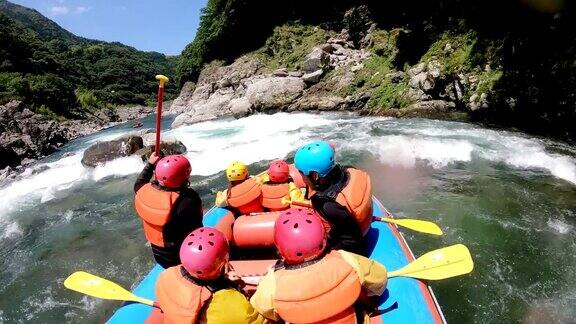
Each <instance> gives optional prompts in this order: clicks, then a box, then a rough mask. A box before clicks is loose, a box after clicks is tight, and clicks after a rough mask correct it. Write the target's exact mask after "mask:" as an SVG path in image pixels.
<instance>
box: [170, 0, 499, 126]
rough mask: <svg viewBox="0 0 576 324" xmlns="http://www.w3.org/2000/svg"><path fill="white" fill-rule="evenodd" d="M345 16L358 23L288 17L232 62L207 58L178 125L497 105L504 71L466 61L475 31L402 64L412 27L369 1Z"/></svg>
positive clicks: (438, 112)
mask: <svg viewBox="0 0 576 324" xmlns="http://www.w3.org/2000/svg"><path fill="white" fill-rule="evenodd" d="M351 17H354V18H351ZM345 19H348V20H351V19H354V21H355V26H354V28H352V27H351V26H350V25H348V26H346V27H345V28H344V29H342V30H340V31H338V32H334V31H330V30H325V29H322V28H320V27H318V26H305V25H300V24H287V25H283V26H280V27H277V28H276V29H275V31H274V33H273V35H272V36H271V37H270V38H269V39H268V41H267V42H266V45H265V46H264V47H263V48H261V49H259V50H257V51H254V52H251V53H249V54H246V55H243V56H241V57H240V58H238V59H236V60H235V61H234V62H233V63H232V64H229V65H224V64H222V63H221V62H213V63H211V64H209V65H207V66H206V67H205V68H204V69H203V70H202V72H201V73H200V76H199V78H198V80H197V83H192V82H188V83H186V84H185V85H184V87H183V89H182V92H181V94H180V96H179V97H178V98H177V99H176V100H175V101H174V104H173V106H172V112H173V113H177V114H179V116H178V117H177V118H176V119H175V121H174V123H173V125H172V126H173V127H178V126H181V125H187V124H192V123H196V122H200V121H204V120H209V119H213V118H218V117H222V116H235V117H239V116H245V115H247V114H250V113H253V112H267V111H272V112H273V111H279V110H281V111H309V110H318V111H322V110H347V111H356V112H359V113H361V114H378V115H387V116H395V117H409V116H415V117H418V116H420V117H422V116H424V117H434V118H464V119H466V118H468V114H467V113H472V112H474V111H478V110H482V109H486V108H488V107H489V105H490V100H491V96H492V95H493V91H492V90H493V85H494V83H495V81H497V80H498V78H500V76H501V75H502V71H501V70H500V69H501V67H499V66H497V65H494V66H492V65H491V64H490V63H486V65H484V66H479V65H478V66H464V62H458V60H461V61H464V60H466V59H467V58H468V57H467V56H466V55H469V54H468V51H469V46H470V45H469V40H468V39H466V37H472V36H471V35H468V34H463V35H454V36H452V37H445V38H443V39H441V40H440V41H439V42H438V43H437V44H433V46H431V48H430V49H429V51H427V52H426V53H425V54H424V55H423V56H422V58H421V60H420V61H419V62H417V63H416V64H414V65H405V66H404V67H403V68H402V69H399V68H396V67H395V66H394V65H393V64H392V62H393V61H394V59H395V58H396V56H397V55H398V53H399V51H400V50H399V48H398V45H397V43H398V41H399V40H400V39H401V37H402V36H403V34H405V33H406V31H404V30H402V29H393V30H390V31H386V30H381V29H379V28H378V27H377V24H376V23H375V22H374V21H373V20H372V19H371V16H370V13H369V10H368V8H367V7H364V6H361V7H356V8H354V9H351V10H349V11H348V12H347V13H346V14H345ZM462 56H463V58H461V57H462ZM454 61H456V62H454Z"/></svg>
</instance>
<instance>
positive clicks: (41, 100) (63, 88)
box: [25, 73, 76, 114]
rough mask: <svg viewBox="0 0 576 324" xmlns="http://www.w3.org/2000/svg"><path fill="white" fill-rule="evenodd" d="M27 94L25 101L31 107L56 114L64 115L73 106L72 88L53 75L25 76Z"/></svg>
mask: <svg viewBox="0 0 576 324" xmlns="http://www.w3.org/2000/svg"><path fill="white" fill-rule="evenodd" d="M27 80H28V84H29V89H28V91H29V93H28V94H27V95H26V96H25V98H26V100H27V101H29V103H30V104H32V106H33V107H36V108H39V107H41V106H46V107H47V108H49V109H50V110H52V111H54V112H55V113H58V114H65V113H66V112H67V110H68V109H70V107H74V106H75V104H74V103H75V101H76V100H75V95H74V88H73V87H72V85H71V84H70V83H69V82H67V81H66V80H64V79H62V78H60V77H59V76H57V75H55V74H51V73H48V74H43V75H29V76H27Z"/></svg>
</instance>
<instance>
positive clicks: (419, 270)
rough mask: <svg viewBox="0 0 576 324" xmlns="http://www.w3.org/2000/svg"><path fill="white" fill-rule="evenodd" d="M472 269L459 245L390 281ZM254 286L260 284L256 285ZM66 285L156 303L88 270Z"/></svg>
mask: <svg viewBox="0 0 576 324" xmlns="http://www.w3.org/2000/svg"><path fill="white" fill-rule="evenodd" d="M472 269H474V261H472V256H471V255H470V251H468V248H467V247H466V246H464V245H463V244H456V245H452V246H448V247H445V248H441V249H438V250H434V251H430V252H428V253H426V254H424V255H422V256H421V257H419V258H418V259H416V260H414V261H412V262H410V263H409V264H407V265H406V266H404V267H403V268H401V269H398V270H395V271H390V272H388V278H394V277H409V278H416V279H425V280H441V279H447V278H452V277H456V276H460V275H463V274H467V273H470V272H472ZM253 284H257V283H256V282H253ZM64 286H65V287H66V288H68V289H71V290H74V291H77V292H80V293H83V294H86V295H88V296H92V297H97V298H102V299H109V300H125V301H132V302H137V303H142V304H146V305H150V306H154V302H153V301H152V300H150V299H146V298H142V297H138V296H136V295H134V294H133V293H131V292H129V291H127V290H126V289H124V288H122V287H120V286H119V285H118V284H115V283H113V282H111V281H109V280H106V279H104V278H100V277H98V276H95V275H93V274H89V273H87V272H84V271H77V272H74V273H73V274H71V275H70V276H69V277H68V278H66V280H65V281H64Z"/></svg>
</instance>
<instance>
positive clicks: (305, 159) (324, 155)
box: [294, 141, 335, 177]
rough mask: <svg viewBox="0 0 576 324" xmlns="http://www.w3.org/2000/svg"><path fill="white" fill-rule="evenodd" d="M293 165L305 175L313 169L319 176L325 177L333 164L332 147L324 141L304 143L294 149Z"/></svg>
mask: <svg viewBox="0 0 576 324" xmlns="http://www.w3.org/2000/svg"><path fill="white" fill-rule="evenodd" d="M294 165H295V166H296V169H298V170H299V171H300V172H302V173H303V174H304V175H306V176H308V175H310V172H312V171H314V172H316V173H318V175H319V176H321V177H325V176H326V175H327V174H328V173H329V172H330V171H331V170H332V169H333V168H334V165H335V162H334V149H333V148H332V146H330V144H329V143H328V142H326V141H314V142H312V143H309V144H306V145H304V146H302V147H301V148H299V149H298V150H297V151H296V155H295V156H294Z"/></svg>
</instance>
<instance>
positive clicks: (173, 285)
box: [156, 266, 212, 324]
mask: <svg viewBox="0 0 576 324" xmlns="http://www.w3.org/2000/svg"><path fill="white" fill-rule="evenodd" d="M180 267H181V266H175V267H170V268H168V269H166V270H164V271H162V273H160V276H159V277H158V282H157V283H156V302H157V303H158V305H160V308H161V309H162V312H164V323H165V324H168V323H171V324H172V323H174V324H180V323H186V324H188V323H189V324H196V323H198V319H199V318H200V314H201V313H202V310H203V308H204V305H206V303H207V302H208V301H209V300H210V298H211V297H212V292H210V290H209V289H208V288H206V287H203V286H199V285H196V284H195V283H193V282H192V281H190V280H188V279H186V278H185V277H184V276H183V274H182V272H181V269H180Z"/></svg>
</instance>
